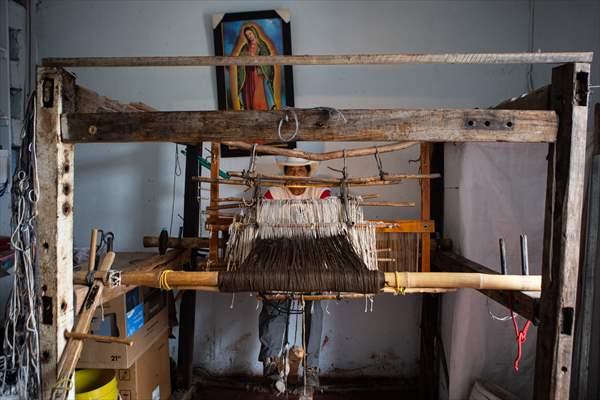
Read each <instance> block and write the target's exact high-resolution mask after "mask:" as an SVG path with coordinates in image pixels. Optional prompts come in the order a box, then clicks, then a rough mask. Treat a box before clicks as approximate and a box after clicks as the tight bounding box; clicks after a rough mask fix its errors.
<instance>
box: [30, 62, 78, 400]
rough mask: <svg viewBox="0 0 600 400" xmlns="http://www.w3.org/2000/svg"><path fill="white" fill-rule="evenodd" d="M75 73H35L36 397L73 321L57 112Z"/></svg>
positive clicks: (48, 382)
mask: <svg viewBox="0 0 600 400" xmlns="http://www.w3.org/2000/svg"><path fill="white" fill-rule="evenodd" d="M74 90H75V78H74V77H73V76H72V75H70V74H68V73H67V72H65V71H64V70H61V69H56V68H40V69H39V70H38V75H37V93H38V96H37V99H36V101H37V103H38V104H37V110H38V111H37V132H36V137H37V145H36V154H37V172H38V182H39V193H38V195H37V197H38V202H37V205H36V206H37V212H38V216H37V221H36V226H37V243H38V246H39V247H38V248H37V256H38V262H39V280H38V282H37V284H36V287H38V288H39V289H40V299H39V300H40V302H41V304H40V316H39V319H38V321H40V326H39V335H40V336H39V339H40V353H41V357H40V358H41V363H42V365H41V369H42V371H41V374H42V390H43V395H42V398H44V399H49V398H50V396H51V391H52V387H53V386H54V385H55V383H56V380H57V377H58V374H57V363H58V360H59V358H60V356H61V354H62V352H63V349H64V347H65V345H66V340H65V336H64V332H65V330H71V327H72V326H73V319H74V318H73V315H74V312H73V187H74V178H73V176H74V169H75V168H74V167H75V149H74V146H73V145H72V144H65V143H63V142H62V141H61V140H60V114H61V113H64V112H68V111H72V110H73V108H74V104H73V100H74V98H75V96H74Z"/></svg>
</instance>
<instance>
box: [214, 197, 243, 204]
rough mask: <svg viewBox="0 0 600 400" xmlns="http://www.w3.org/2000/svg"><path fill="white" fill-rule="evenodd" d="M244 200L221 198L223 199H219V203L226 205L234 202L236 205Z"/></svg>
mask: <svg viewBox="0 0 600 400" xmlns="http://www.w3.org/2000/svg"><path fill="white" fill-rule="evenodd" d="M243 200H244V199H243V198H241V197H223V198H219V200H218V201H219V203H226V202H229V201H234V202H236V203H241V202H242V201H243Z"/></svg>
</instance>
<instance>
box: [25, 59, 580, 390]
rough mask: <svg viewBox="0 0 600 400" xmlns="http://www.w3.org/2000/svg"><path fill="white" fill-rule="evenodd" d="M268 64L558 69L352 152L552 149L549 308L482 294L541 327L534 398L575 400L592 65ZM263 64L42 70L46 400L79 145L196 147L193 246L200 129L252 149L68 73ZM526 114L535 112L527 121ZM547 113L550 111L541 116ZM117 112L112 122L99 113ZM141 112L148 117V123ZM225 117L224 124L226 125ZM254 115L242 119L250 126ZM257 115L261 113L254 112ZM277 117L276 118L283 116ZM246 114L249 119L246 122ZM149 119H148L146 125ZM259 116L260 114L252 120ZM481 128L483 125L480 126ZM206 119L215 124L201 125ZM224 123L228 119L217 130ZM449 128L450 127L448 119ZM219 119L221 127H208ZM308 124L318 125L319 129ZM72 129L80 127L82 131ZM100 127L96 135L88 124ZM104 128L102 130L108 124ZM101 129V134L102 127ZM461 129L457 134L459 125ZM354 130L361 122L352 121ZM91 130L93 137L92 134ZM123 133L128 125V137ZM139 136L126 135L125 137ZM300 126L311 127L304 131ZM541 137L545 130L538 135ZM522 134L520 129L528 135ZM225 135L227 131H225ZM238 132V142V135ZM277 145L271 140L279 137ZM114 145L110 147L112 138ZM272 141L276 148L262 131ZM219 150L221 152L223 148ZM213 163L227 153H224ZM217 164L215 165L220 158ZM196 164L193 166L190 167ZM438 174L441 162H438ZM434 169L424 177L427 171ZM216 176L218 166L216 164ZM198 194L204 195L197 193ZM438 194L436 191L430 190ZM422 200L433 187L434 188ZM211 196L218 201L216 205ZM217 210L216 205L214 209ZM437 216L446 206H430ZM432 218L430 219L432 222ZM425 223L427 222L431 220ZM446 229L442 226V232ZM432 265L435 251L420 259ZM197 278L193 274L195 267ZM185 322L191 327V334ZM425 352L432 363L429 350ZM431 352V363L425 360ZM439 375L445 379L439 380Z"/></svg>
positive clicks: (78, 62)
mask: <svg viewBox="0 0 600 400" xmlns="http://www.w3.org/2000/svg"><path fill="white" fill-rule="evenodd" d="M268 61H269V63H273V64H285V65H349V64H425V63H438V64H537V63H546V64H561V65H559V66H557V67H555V68H554V69H553V72H552V82H551V84H550V85H549V86H545V87H543V88H540V89H537V90H535V91H533V92H531V93H528V94H526V95H524V96H521V97H517V98H513V99H510V100H507V101H505V102H502V103H500V104H499V105H498V106H496V107H495V108H493V109H489V110H485V112H484V113H482V112H481V111H482V110H458V111H457V110H431V113H432V114H431V115H438V116H441V117H442V118H441V119H439V120H436V122H435V124H436V126H434V127H433V130H432V131H428V133H424V129H431V128H432V126H431V125H428V124H426V123H425V122H424V119H423V116H422V115H421V116H419V113H417V112H410V110H409V112H408V113H406V114H405V115H404V116H403V117H402V118H400V119H398V117H397V115H395V114H394V113H393V112H392V113H388V114H385V113H383V116H382V117H381V119H382V120H383V121H386V120H388V122H389V123H381V124H378V125H376V126H372V127H364V126H363V127H361V126H359V125H356V126H355V125H353V129H354V134H353V136H352V139H353V140H361V141H369V140H380V139H381V138H388V140H407V141H408V140H415V141H420V142H424V143H425V145H423V146H422V147H421V152H422V154H423V152H426V153H427V154H431V151H432V148H435V146H437V145H432V144H433V143H437V142H454V141H514V142H547V143H549V145H548V147H549V159H548V186H547V195H546V217H545V224H544V251H543V253H544V256H543V266H542V269H543V272H542V276H543V277H542V287H543V290H542V293H541V297H540V298H539V299H538V298H534V297H531V296H529V295H527V294H525V293H520V292H518V293H514V294H513V293H510V292H505V291H494V292H483V294H485V295H486V296H489V297H490V298H492V299H493V300H495V301H498V302H499V303H501V304H503V305H507V304H508V301H509V298H510V297H512V296H515V297H516V298H517V301H514V302H513V308H514V309H515V311H516V312H517V313H519V314H521V315H524V316H526V317H528V318H530V317H531V318H533V320H534V321H536V322H537V323H538V324H539V330H538V340H537V346H536V353H537V357H536V372H535V383H534V386H535V394H534V397H535V398H536V399H559V398H560V399H562V398H568V396H569V388H570V382H571V358H572V350H573V329H574V326H575V318H576V316H577V312H576V296H577V290H578V280H577V277H578V271H579V265H580V263H579V249H580V241H581V238H580V225H581V209H582V198H583V177H584V172H585V171H584V169H585V146H586V128H587V114H588V94H589V88H588V86H589V73H590V63H591V61H592V53H499V54H396V55H377V54H372V55H336V56H308V55H307V56H277V57H270V58H269V60H268ZM265 62H267V61H265V58H261V59H257V58H256V57H247V58H243V57H236V58H230V57H210V56H206V57H122V58H71V59H45V60H44V61H43V66H42V67H40V68H39V69H38V75H37V91H38V94H39V95H38V99H37V101H38V107H39V108H38V110H39V111H38V114H37V121H36V122H37V138H38V165H39V167H38V168H39V184H40V190H41V193H42V194H41V196H40V200H39V202H38V213H39V214H38V241H39V243H40V244H41V247H40V251H39V257H40V258H39V262H40V271H41V274H40V276H39V278H38V282H37V283H38V287H39V288H40V290H41V304H42V306H41V310H40V341H41V343H40V348H41V352H42V366H43V368H42V379H43V389H44V398H47V397H48V396H49V393H50V390H51V388H52V386H53V385H54V384H55V382H56V366H57V363H58V360H59V358H60V354H61V352H62V350H63V348H64V345H65V338H64V331H65V330H66V329H70V328H71V327H72V325H73V301H72V297H73V271H72V247H73V213H72V207H73V193H74V189H75V187H74V179H73V169H74V152H75V144H76V143H83V142H102V141H103V139H105V138H107V137H108V138H109V140H110V141H111V142H139V141H148V140H160V141H171V140H175V139H176V140H177V141H179V142H180V143H188V144H189V143H191V144H189V145H188V153H187V154H188V156H187V159H186V194H185V200H184V220H185V222H184V234H185V235H186V236H188V235H190V236H194V235H197V233H198V232H197V229H198V226H197V225H198V224H197V223H194V221H198V213H199V208H198V202H197V201H195V199H196V198H197V185H192V184H189V185H188V182H191V179H190V177H191V176H192V175H193V174H197V171H194V169H195V168H196V167H194V165H197V163H195V162H194V160H195V154H197V153H198V151H199V149H200V148H201V143H202V141H207V140H210V139H214V136H212V135H210V134H208V133H207V128H208V130H211V131H213V132H214V131H215V128H217V127H218V126H222V125H208V126H204V125H202V121H213V122H218V121H221V122H220V123H221V124H225V126H226V127H227V128H228V130H227V132H225V131H223V132H221V133H219V132H217V133H219V134H220V135H221V136H222V137H223V138H224V140H244V137H243V136H242V135H240V134H237V135H236V134H235V132H233V131H235V130H236V129H238V128H239V124H238V125H236V123H235V121H224V118H225V119H226V117H228V116H230V115H228V114H223V113H226V112H222V111H211V112H191V113H187V114H181V116H182V119H180V120H177V121H174V122H172V123H174V124H175V125H174V128H175V130H179V131H181V132H187V133H183V134H182V133H179V134H177V135H175V136H176V137H172V136H170V135H162V136H161V135H160V132H159V130H155V131H152V129H151V125H152V123H154V122H157V123H159V122H160V121H161V118H164V117H166V114H167V113H158V112H153V109H152V108H150V107H148V106H146V105H144V104H141V103H130V104H123V103H119V102H117V101H115V100H111V99H109V98H106V97H103V96H101V95H98V94H96V93H94V92H93V91H91V90H89V89H86V88H84V87H81V86H78V85H76V82H75V77H74V76H73V75H72V74H70V73H68V72H67V71H66V70H65V69H64V68H65V67H86V66H89V67H93V66H95V67H99V66H100V67H108V66H184V65H187V66H190V65H193V66H214V65H231V64H236V65H242V64H253V63H254V64H257V63H265ZM521 110H526V111H521ZM540 110H542V111H540ZM99 111H102V112H110V113H111V115H110V120H111V121H116V122H118V123H110V121H108V122H107V119H106V118H104V117H103V116H102V115H100V114H99V113H98V112H99ZM140 111H150V112H148V113H140ZM357 111H359V114H360V115H366V116H369V115H371V116H373V115H374V114H375V112H373V111H369V110H357ZM219 113H221V114H219ZM250 113H251V112H244V113H242V114H241V115H239V117H240V119H241V120H242V121H244V120H245V119H246V118H247V117H248V115H249V114H250ZM254 113H256V112H254ZM278 113H279V114H278ZM299 113H300V114H302V115H301V118H307V119H306V120H307V121H313V122H314V115H312V116H311V114H310V113H308V112H306V115H304V114H303V112H302V111H300V112H299ZM244 114H245V115H244ZM259 114H260V115H261V118H263V117H264V119H265V120H267V121H269V118H270V119H271V120H272V118H274V116H275V118H276V117H277V116H278V115H280V112H277V111H265V112H259ZM144 115H145V116H144ZM253 115H254V114H253ZM473 116H475V117H473ZM507 116H508V117H509V118H510V121H511V122H512V123H513V127H517V126H518V128H515V129H513V130H511V131H510V132H509V133H507V131H506V129H504V128H506V127H502V126H500V125H496V124H492V127H491V128H489V129H486V128H483V127H481V126H479V122H482V121H483V120H482V119H481V118H484V119H485V118H489V119H492V120H493V121H506V117H507ZM203 117H207V118H208V119H206V120H202V118H203ZM219 117H220V119H219ZM446 117H447V118H446ZM211 118H214V119H211ZM311 118H313V119H312V120H311ZM471 118H476V122H477V124H478V127H477V129H473V128H472V127H470V126H468V125H463V126H460V121H461V120H464V121H468V120H471ZM75 121H77V123H79V127H78V128H77V127H76V126H75ZM91 121H94V123H91ZM99 121H100V122H99ZM102 121H104V122H102ZM457 121H458V122H459V124H458V125H457ZM350 122H351V123H352V121H350ZM85 124H87V125H85ZM119 124H120V125H119ZM126 126H129V127H133V128H132V129H129V130H128V129H123V127H126ZM303 126H308V124H304V125H303ZM310 126H311V128H310V129H309V134H308V135H300V137H298V139H297V140H307V139H314V138H317V139H320V140H344V139H348V138H347V137H344V136H343V135H339V134H336V133H335V131H334V129H329V130H328V127H327V126H324V127H321V128H319V127H317V126H315V125H310ZM533 126H536V127H540V126H541V127H542V128H540V129H538V130H536V131H535V133H532V132H533V129H531V130H530V129H528V128H531V127H533ZM520 128H523V129H520ZM217 130H218V129H217ZM232 132H233V133H232ZM271 133H272V132H271ZM111 134H112V136H111ZM258 135H259V136H260V137H261V138H263V139H272V138H269V136H268V135H267V134H265V133H264V132H263V133H261V132H260V130H259V133H258ZM215 147H216V148H218V147H219V146H215ZM216 148H215V149H213V152H218V150H217V149H216ZM213 154H215V153H213ZM192 156H194V158H192ZM434 163H435V160H434ZM425 167H426V166H425ZM213 168H214V169H217V170H218V162H215V163H213ZM193 186H195V187H196V188H195V189H194V187H193ZM427 186H429V185H427ZM423 190H425V191H428V190H431V187H425V189H423ZM211 194H212V193H211ZM211 205H212V204H211ZM432 206H433V207H432V208H434V209H436V210H439V207H440V205H439V204H432ZM428 213H429V210H427V209H426V210H425V211H424V212H423V214H422V218H423V219H425V217H427V215H428ZM427 219H428V218H427ZM438 226H439V225H438ZM210 247H211V249H215V248H217V247H218V240H217V239H214V238H213V239H211V242H210ZM423 254H424V255H425V256H426V255H428V254H429V252H428V251H425V252H424V253H423ZM432 255H433V257H432V262H431V265H432V267H434V268H435V269H437V270H440V271H470V272H477V271H482V270H483V271H486V272H490V273H495V271H491V270H489V269H486V267H484V266H481V265H479V264H476V263H474V262H472V261H470V260H467V259H465V258H463V257H460V256H457V255H455V254H453V253H450V252H444V251H435V252H433V253H432ZM187 265H188V268H189V267H190V266H192V265H195V263H188V264H187ZM438 303H439V295H437V294H429V295H425V296H424V300H423V316H422V327H423V329H422V340H421V348H422V352H421V354H422V357H423V359H422V363H421V364H422V366H423V368H422V373H421V386H423V385H427V388H425V390H424V391H423V392H422V396H421V397H422V398H428V399H433V398H437V397H435V396H436V394H437V386H438V379H439V361H437V358H438V357H439V353H440V349H439V345H438V344H437V340H436V336H437V335H438V332H437V330H438V329H439V317H438V312H439V304H438ZM194 308H195V293H194V292H186V294H184V297H183V301H182V305H181V311H182V312H185V313H186V315H187V316H188V318H186V319H183V320H182V326H181V328H180V346H179V355H180V358H179V360H180V363H179V365H178V375H179V377H180V386H181V387H182V388H189V387H190V385H191V383H192V369H191V367H192V365H191V362H192V360H191V357H192V354H193V337H194V335H193V329H194V320H193V317H194V315H195V312H194ZM184 321H187V322H184ZM424 348H425V352H424V350H423V349H424ZM427 349H430V351H427ZM436 371H438V372H437V373H436Z"/></svg>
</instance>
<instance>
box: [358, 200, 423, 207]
mask: <svg viewBox="0 0 600 400" xmlns="http://www.w3.org/2000/svg"><path fill="white" fill-rule="evenodd" d="M359 204H360V205H361V206H365V207H414V206H415V205H416V203H415V202H414V201H361V202H360V203H359Z"/></svg>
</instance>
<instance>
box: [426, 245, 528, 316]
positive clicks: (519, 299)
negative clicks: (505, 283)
mask: <svg viewBox="0 0 600 400" xmlns="http://www.w3.org/2000/svg"><path fill="white" fill-rule="evenodd" d="M431 263H432V266H434V267H435V268H436V269H437V270H439V271H447V272H479V273H482V274H496V275H499V273H498V272H496V271H494V270H492V269H490V268H487V267H485V266H483V265H481V264H478V263H476V262H474V261H471V260H469V259H468V258H465V257H462V256H459V255H458V254H455V253H452V252H448V251H434V252H433V253H432V259H431ZM479 292H481V293H482V294H484V295H486V296H487V297H489V298H490V299H492V300H494V301H496V302H498V303H500V304H502V305H503V306H505V307H509V306H510V305H511V301H512V308H513V310H514V312H516V313H517V314H519V315H521V316H522V317H524V318H527V319H528V320H530V321H532V322H534V323H537V309H538V299H537V297H538V293H524V292H514V291H503V290H479ZM511 296H512V299H511Z"/></svg>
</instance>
